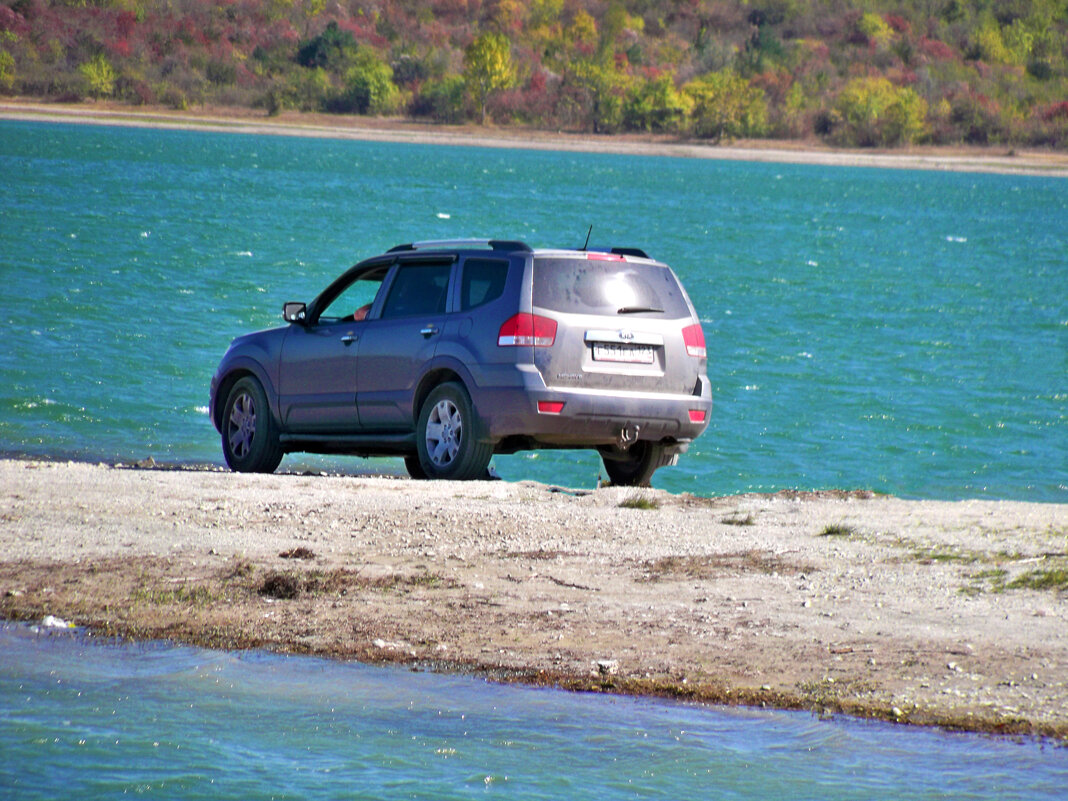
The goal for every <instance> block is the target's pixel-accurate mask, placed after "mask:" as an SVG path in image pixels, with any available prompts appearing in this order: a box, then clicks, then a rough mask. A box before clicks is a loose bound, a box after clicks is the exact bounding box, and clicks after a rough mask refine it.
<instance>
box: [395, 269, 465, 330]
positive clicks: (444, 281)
mask: <svg viewBox="0 0 1068 801" xmlns="http://www.w3.org/2000/svg"><path fill="white" fill-rule="evenodd" d="M450 272H452V264H451V263H450V264H402V265H401V266H400V267H399V268H398V270H397V276H396V278H394V279H393V285H392V286H391V287H390V290H389V296H388V297H387V298H386V304H385V306H384V307H383V309H382V318H383V319H386V318H390V317H412V316H414V315H420V314H443V313H444V312H445V300H446V298H447V293H448V289H449V273H450Z"/></svg>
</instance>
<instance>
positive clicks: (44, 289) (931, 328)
mask: <svg viewBox="0 0 1068 801" xmlns="http://www.w3.org/2000/svg"><path fill="white" fill-rule="evenodd" d="M0 208H2V216H0V279H2V283H3V295H2V299H0V315H2V316H0V319H2V320H3V323H4V325H5V336H4V346H3V348H2V349H0V451H2V452H6V453H23V454H30V455H36V456H45V457H60V458H65V457H72V458H79V459H91V460H97V459H102V460H115V459H122V460H135V459H144V458H147V457H152V458H154V459H155V460H156V461H157V462H202V463H214V464H220V463H221V461H222V459H221V452H220V448H219V442H218V435H217V434H216V432H215V431H214V429H213V428H212V426H211V424H210V422H209V420H208V418H207V416H206V404H207V392H208V382H209V380H210V377H211V374H212V372H213V370H214V368H215V365H216V364H217V362H218V360H219V358H220V357H221V355H222V353H223V351H224V350H225V348H226V346H227V344H228V342H229V340H230V339H231V338H232V337H234V336H235V335H237V334H240V333H243V332H246V331H250V330H254V329H257V328H262V327H267V326H272V325H278V324H281V320H280V311H281V307H282V304H283V302H284V301H286V300H309V299H310V298H311V297H312V296H313V295H314V294H316V293H317V292H318V291H319V290H320V289H321V288H322V287H323V286H325V284H326V283H327V282H328V281H329V280H331V279H332V278H333V277H334V276H335V275H336V274H338V273H339V272H340V271H341V270H342V269H343V268H345V267H347V266H349V265H350V264H352V263H355V262H356V261H358V260H359V259H361V258H364V257H367V256H371V255H374V254H377V253H379V252H381V251H382V250H384V249H386V248H388V247H390V246H392V245H396V244H398V243H402V242H409V241H413V240H420V239H430V238H443V237H467V236H495V237H501V238H518V239H524V240H526V241H528V242H529V243H530V244H532V245H534V246H551V245H565V246H567V245H579V244H581V242H582V240H583V238H584V237H585V234H586V230H587V227H588V226H590V225H592V226H593V237H592V241H593V242H595V243H610V244H627V245H637V246H641V247H644V248H646V249H647V250H648V251H649V252H650V253H651V254H653V255H654V256H656V257H657V258H660V259H662V260H664V261H666V262H668V263H669V264H671V265H672V266H673V267H674V268H675V269H676V271H677V272H678V273H679V275H680V276H681V278H682V280H683V283H684V284H685V286H686V287H687V289H688V291H689V293H690V295H691V297H692V299H693V301H694V304H695V305H696V307H697V309H698V312H699V314H700V316H701V318H702V322H703V324H704V328H705V335H706V339H707V342H708V352H709V367H708V373H709V377H710V379H711V382H712V385H713V390H714V393H715V402H716V406H715V408H714V410H713V414H712V422H711V426H710V428H709V430H708V432H707V433H706V434H705V435H704V436H703V437H702V438H700V439H699V440H698V441H697V442H696V443H695V444H694V445H693V447H692V448H691V450H690V453H689V454H686V455H685V456H683V457H682V459H681V461H680V464H679V465H678V466H677V467H675V468H672V469H664V470H661V471H659V472H658V473H657V476H656V478H655V479H654V485H655V486H658V487H662V488H664V489H668V490H671V491H674V492H680V491H688V492H693V493H696V494H701V495H719V494H726V493H734V492H742V491H749V490H756V491H773V490H778V489H783V488H799V489H813V488H850V489H851V488H870V489H875V490H879V491H882V492H888V493H893V494H897V495H901V496H906V497H924V498H940V499H958V498H965V497H994V498H1011V499H1025V500H1039V501H1054V502H1065V500H1066V499H1068V478H1066V473H1068V471H1066V469H1065V468H1066V462H1065V453H1068V419H1066V409H1068V379H1066V375H1068V300H1066V298H1068V261H1066V256H1065V254H1066V253H1068V182H1066V181H1064V180H1063V179H1056V178H1044V177H1035V176H1003V175H980V174H965V173H938V172H915V171H905V170H901V171H898V170H879V169H859V168H858V169H851V168H825V167H814V166H800V165H773V164H754V163H743V162H720V161H704V160H688V159H677V158H657V157H635V156H615V155H599V154H577V153H557V152H534V151H521V150H496V149H480V148H466V147H434V146H418V145H402V144H386V143H373V142H349V141H331V140H320V139H301V138H286V137H271V136H254V135H233V134H218V133H209V132H197V131H158V130H140V129H131V128H121V127H92V126H72V125H62V124H45V123H40V124H38V123H28V122H21V121H0ZM309 464H313V465H314V464H319V462H317V461H316V460H314V459H307V458H305V457H300V456H296V455H294V456H289V457H286V460H285V461H284V462H283V469H286V468H289V469H302V467H305V466H307V465H309ZM328 464H329V466H334V467H336V466H338V465H342V466H344V467H345V468H346V469H349V470H352V471H371V472H375V471H384V472H400V471H402V470H403V468H402V467H401V464H400V462H399V460H373V461H362V460H356V459H351V460H341V461H335V462H330V463H328ZM495 467H496V469H497V471H498V473H499V474H500V475H501V476H502V477H504V478H506V479H526V478H531V479H537V480H543V481H552V482H553V483H558V484H565V485H570V486H575V487H590V486H593V485H594V484H595V482H596V481H597V478H598V475H599V472H600V462H599V460H598V459H597V458H596V456H594V455H593V454H592V453H582V452H557V453H553V452H538V453H534V454H518V455H515V456H510V457H497V458H496V459H495Z"/></svg>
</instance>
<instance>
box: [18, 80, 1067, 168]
mask: <svg viewBox="0 0 1068 801" xmlns="http://www.w3.org/2000/svg"><path fill="white" fill-rule="evenodd" d="M0 119H27V120H40V121H49V122H82V123H92V124H98V125H130V126H144V127H160V128H181V129H198V130H209V131H223V132H229V133H256V134H278V135H287V136H307V137H321V138H332V139H358V140H367V141H384V142H409V143H415V144H438V145H466V146H478V147H499V148H524V149H539V150H566V151H576V152H590V153H621V154H631V155H662V156H679V157H687V158H706V159H724V160H735V161H762V162H776V163H797V164H821V165H837V166H848V167H889V168H903V169H926V170H952V171H967V172H996V173H1019V174H1034V175H1047V176H1060V177H1068V153H1064V152H1057V151H1049V150H1038V149H1033V150H1026V149H1014V148H1009V147H987V148H980V147H913V148H907V149H905V148H897V149H891V150H877V149H871V148H869V149H864V150H846V149H840V148H830V147H826V146H824V145H823V144H822V143H819V142H811V141H806V142H800V141H770V140H747V141H744V142H737V143H731V144H722V145H716V144H711V143H708V142H703V141H695V140H680V139H679V138H677V137H671V136H663V135H653V134H617V135H613V136H597V135H590V134H579V133H565V132H555V131H545V130H539V129H529V128H522V127H500V128H498V127H492V126H489V127H487V126H475V125H465V126H457V125H435V124H430V123H422V122H417V121H413V120H410V119H402V118H376V117H362V116H344V115H334V114H308V113H299V112H286V113H283V114H280V115H278V116H274V117H268V116H266V115H265V113H264V112H262V111H257V110H254V109H238V108H223V107H216V108H207V109H202V110H200V111H181V112H179V111H172V110H169V109H164V108H153V109H141V108H136V107H131V106H123V105H118V104H107V103H99V102H98V103H77V104H60V103H39V102H34V101H32V100H25V99H12V100H8V101H5V102H0Z"/></svg>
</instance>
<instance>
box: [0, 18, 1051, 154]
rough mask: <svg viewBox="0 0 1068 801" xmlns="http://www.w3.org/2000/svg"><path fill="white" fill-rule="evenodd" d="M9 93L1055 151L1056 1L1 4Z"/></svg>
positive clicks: (4, 79)
mask: <svg viewBox="0 0 1068 801" xmlns="http://www.w3.org/2000/svg"><path fill="white" fill-rule="evenodd" d="M0 94H12V95H20V96H31V97H37V98H50V99H56V100H79V99H86V98H108V99H112V100H117V101H120V102H125V103H130V104H163V105H168V106H171V107H174V108H187V107H190V106H194V105H199V104H212V105H224V106H225V105H231V106H252V107H259V108H263V109H265V110H266V111H267V112H269V113H277V112H279V111H281V110H283V109H300V110H307V111H325V112H336V113H340V114H372V115H406V116H411V117H415V118H422V119H426V120H433V121H440V122H449V123H460V122H474V123H485V122H493V123H495V124H497V125H513V124H517V125H528V126H536V127H543V128H552V129H566V130H572V131H589V132H594V133H616V132H623V131H650V132H660V133H668V134H678V135H684V136H690V137H696V138H702V139H709V140H721V139H733V138H742V137H744V138H760V137H770V138H780V139H782V138H785V139H790V138H804V139H808V138H812V137H820V138H822V139H824V140H825V141H827V142H829V143H831V144H834V145H842V146H884V147H885V146H895V145H905V144H912V143H931V144H958V143H965V144H1007V145H1011V146H1016V145H1027V146H1045V147H1055V148H1061V149H1068V0H1007V1H1005V2H992V1H991V0H866V1H865V0H854V1H853V2H846V1H845V0H529V1H528V2H521V0H377V1H376V0H336V1H335V0H213V1H211V2H209V0H0Z"/></svg>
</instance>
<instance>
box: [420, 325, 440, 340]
mask: <svg viewBox="0 0 1068 801" xmlns="http://www.w3.org/2000/svg"><path fill="white" fill-rule="evenodd" d="M437 332H438V327H437V326H436V325H424V326H423V327H422V329H420V331H419V333H420V334H422V335H423V336H425V337H432V336H434V334H436V333H437Z"/></svg>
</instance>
